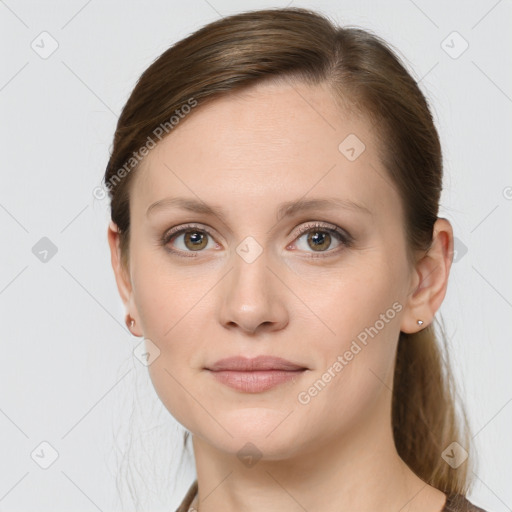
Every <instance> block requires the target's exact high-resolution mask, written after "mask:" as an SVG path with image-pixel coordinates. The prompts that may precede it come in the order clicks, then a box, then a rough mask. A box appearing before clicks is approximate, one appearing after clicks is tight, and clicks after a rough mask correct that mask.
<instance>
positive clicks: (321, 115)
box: [130, 83, 399, 215]
mask: <svg viewBox="0 0 512 512" xmlns="http://www.w3.org/2000/svg"><path fill="white" fill-rule="evenodd" d="M376 144H377V142H376V137H375V135H374V134H373V133H372V130H371V125H370V124H369V122H368V121H367V119H366V118H365V117H363V116H361V115H358V114H357V113H356V112H355V111H354V110H349V109H347V108H343V107H342V106H341V104H340V103H339V102H336V101H335V99H334V97H333V95H332V93H331V91H330V90H329V89H328V88H327V86H325V85H318V86H309V85H305V84H296V83H295V84H287V83H281V84H275V83H265V84H259V85H257V86H255V87H251V88H250V89H248V90H245V91H242V92H241V93H234V94H229V95H227V96H224V97H222V98H217V99H215V100H214V101H212V102H209V103H208V104H206V105H201V106H199V107H196V109H194V110H192V112H191V114H189V118H188V119H186V120H185V122H183V123H182V124H181V125H179V124H178V126H177V127H175V128H174V129H173V132H171V134H170V135H169V136H167V137H166V138H165V139H163V140H162V141H161V142H159V143H158V144H157V146H156V147H155V148H154V149H152V150H151V151H150V152H149V154H148V155H147V156H146V157H145V159H144V161H143V162H142V165H141V166H140V168H139V169H137V171H136V173H135V174H136V176H134V179H135V182H136V186H134V187H133V188H132V190H133V191H134V194H132V197H131V199H130V203H131V207H132V206H133V214H134V215H144V214H145V213H146V210H147V208H148V206H149V205H150V204H151V203H153V202H155V201H157V200H160V199H163V198H165V197H168V196H187V197H191V198H192V197H194V198H196V199H200V200H203V201H205V202H206V203H208V204H217V205H220V204H225V203H226V202H229V207H230V208H231V209H238V212H239V213H242V212H243V211H245V212H247V213H249V212H250V211H251V210H252V209H254V208H260V209H261V207H262V206H269V207H272V205H274V204H275V205H277V204H281V203H282V202H286V201H290V200H295V199H299V198H301V197H304V196H305V195H306V198H314V197H317V196H322V197H324V196H326V195H328V196H329V197H333V196H338V197H340V198H343V199H347V200H349V201H350V200H351V201H356V202H359V203H363V204H365V205H367V206H368V207H369V208H370V209H372V210H373V211H376V212H379V210H382V209H388V210H389V209H390V208H391V209H393V206H395V209H396V206H397V199H398V196H397V193H396V191H395V188H394V187H393V186H392V184H391V182H390V179H389V178H388V177H387V173H386V171H385V169H384V168H383V167H382V164H381V162H380V161H379V158H378V148H377V146H376ZM396 213H398V214H399V211H398V210H397V212H396Z"/></svg>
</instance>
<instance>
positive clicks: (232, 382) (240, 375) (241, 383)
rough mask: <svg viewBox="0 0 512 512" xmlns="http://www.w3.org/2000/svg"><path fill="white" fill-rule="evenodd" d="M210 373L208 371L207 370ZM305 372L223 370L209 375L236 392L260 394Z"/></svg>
mask: <svg viewBox="0 0 512 512" xmlns="http://www.w3.org/2000/svg"><path fill="white" fill-rule="evenodd" d="M209 371H210V370H209ZM305 371H306V370H305V369H304V370H295V371H285V370H258V371H253V372H249V371H248V372H240V371H231V370H223V371H218V372H213V371H210V373H211V374H212V375H213V376H214V377H215V378H216V379H217V380H218V381H219V382H222V383H223V384H225V385H226V386H229V387H231V388H233V389H236V390H238V391H243V392H245V393H260V392H262V391H266V390H267V389H271V388H273V387H275V386H278V385H279V384H283V383H285V382H289V381H291V380H293V379H296V378H297V377H298V376H300V375H301V374H302V373H304V372H305Z"/></svg>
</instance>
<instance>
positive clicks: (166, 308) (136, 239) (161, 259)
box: [129, 84, 412, 460]
mask: <svg viewBox="0 0 512 512" xmlns="http://www.w3.org/2000/svg"><path fill="white" fill-rule="evenodd" d="M377 155H378V153H377V146H376V139H375V137H374V136H373V134H372V132H371V131H370V125H369V124H368V122H367V121H366V120H365V119H363V118H361V117H359V116H355V114H349V113H347V112H344V111H343V110H342V109H340V107H339V106H338V105H337V104H336V103H335V102H334V100H333V98H332V96H331V95H330V92H329V91H328V89H327V88H326V87H325V86H317V87H311V86H306V85H297V84H295V85H294V86H293V87H292V86H289V85H284V84H281V85H275V84H274V85H270V84H263V85H261V84H260V85H258V86H257V87H255V88H253V89H252V90H250V91H249V92H246V93H242V94H236V95H230V96H229V97H226V98H225V99H220V100H216V101H214V102H212V103H211V104H209V105H206V106H204V107H197V109H196V111H193V112H192V113H191V114H190V118H188V119H186V121H185V122H184V123H183V124H181V125H178V126H177V127H175V128H174V131H173V133H172V134H171V135H170V136H169V137H167V138H166V139H164V140H162V141H161V142H160V143H159V144H158V145H157V146H156V147H155V148H154V149H152V150H151V151H150V153H149V155H148V156H147V157H146V159H145V161H144V162H143V165H142V167H141V168H139V169H138V170H137V171H135V172H136V174H137V175H136V176H134V179H135V181H134V183H132V185H133V188H132V189H131V190H132V195H131V198H130V201H131V202H130V215H131V240H130V279H131V286H132V290H131V298H130V308H131V309H130V310H129V312H130V314H131V315H132V317H134V318H135V320H136V325H137V326H139V328H140V330H141V332H142V333H143V335H144V337H145V338H146V339H148V340H151V343H149V342H148V345H147V346H148V349H149V351H150V352H151V351H155V350H156V349H155V348H154V347H157V348H158V350H159V351H160V353H159V355H158V357H156V359H155V360H154V361H153V362H152V363H151V364H150V366H149V372H150V375H151V379H152V381H153V384H154V386H155V389H156V392H157V393H158V395H159V397H160V399H161V400H162V402H163V403H164V405H165V406H166V407H167V409H168V410H169V411H170V413H171V414H172V415H173V416H174V417H175V418H176V419H177V420H178V421H179V422H180V423H181V424H183V425H184V426H185V427H186V428H187V429H188V430H190V431H191V432H192V433H193V434H194V435H196V436H198V437H199V438H201V439H202V440H203V441H205V442H207V443H208V444H209V445H211V446H213V447H215V448H217V449H219V450H221V451H224V452H228V453H233V454H235V453H237V452H238V451H239V450H240V449H241V448H242V447H243V446H244V445H245V444H246V442H252V443H253V444H254V445H255V446H256V447H257V448H258V450H259V451H260V452H261V453H262V454H263V456H264V457H266V458H267V459H269V460H271V459H275V460H277V459H280V458H285V457H291V456H292V455H294V454H298V453H301V452H306V451H314V450H316V449H318V447H319V446H320V445H321V444H326V443H331V442H333V441H334V440H336V439H340V436H342V437H343V438H344V439H347V436H355V435H356V433H357V432H360V431H361V428H362V427H363V426H364V428H369V426H370V425H371V428H373V429H375V428H380V429H388V428H389V426H388V421H387V418H388V417H387V414H388V412H389V404H390V400H391V392H390V389H391V387H392V377H393V369H394V356H395V349H396V345H397V341H398V336H399V331H400V327H401V321H402V317H403V315H404V312H405V310H406V302H407V297H408V295H409V293H410V291H411V282H412V281H411V270H410V267H409V265H408V263H407V257H406V241H405V235H404V233H405V231H404V218H403V212H402V208H401V201H400V198H399V195H398V193H397V192H396V190H395V189H394V188H393V186H392V185H391V181H390V179H389V178H388V176H387V174H386V171H385V169H384V168H383V166H382V165H381V163H380V161H379V159H378V156H377ZM170 198H174V199H175V198H182V199H184V200H185V199H186V200H187V201H188V203H187V204H189V205H192V204H197V205H198V206H199V207H201V208H202V210H203V211H201V209H200V208H197V211H192V210H191V209H186V208H184V207H182V206H180V204H178V203H177V202H175V203H174V204H170V203H167V204H166V203H165V201H167V200H169V199H170ZM326 199H329V200H331V201H333V200H334V201H336V203H333V204H331V205H329V206H325V205H324V206H323V207H322V205H320V204H317V205H316V206H315V205H314V204H312V203H311V204H310V207H309V208H303V209H301V208H294V209H293V210H290V211H289V212H288V214H287V215H285V214H284V210H281V208H284V205H288V204H289V203H290V204H291V203H294V202H296V201H299V200H301V201H302V206H307V205H308V204H309V202H310V201H314V200H317V201H324V200H326ZM158 201H163V202H162V203H160V205H159V206H155V207H153V208H150V206H151V205H153V204H154V203H155V202H158ZM206 206H208V207H209V208H211V209H215V211H216V213H219V212H220V214H219V215H216V214H214V213H208V212H207V208H206ZM299 206H300V204H299ZM190 224H192V226H189V225H190ZM316 224H318V226H316ZM182 228H183V229H184V228H187V229H188V230H189V231H188V233H187V232H185V233H183V232H182V233H176V231H178V230H180V229H182ZM171 229H172V230H173V232H174V234H171V235H170V236H168V237H167V238H166V234H168V233H169V231H170V230H171ZM336 230H339V233H340V234H339V235H338V234H337V231H336ZM260 355H267V356H275V357H280V358H284V359H286V360H288V361H290V362H292V363H294V364H296V365H298V367H300V368H303V370H300V371H295V372H293V373H290V372H287V373H283V372H281V373H278V372H275V371H274V372H270V373H267V374H266V375H264V374H263V373H260V378H259V379H258V377H257V375H256V374H255V373H251V374H248V373H245V374H240V373H233V372H231V373H229V372H228V373H222V374H220V373H217V374H216V373H215V372H213V371H211V370H209V369H207V368H212V367H213V365H214V363H216V362H217V361H218V360H220V359H224V358H228V357H233V356H242V357H246V358H254V357H257V356H260ZM221 375H224V376H227V378H228V380H229V379H231V380H230V382H234V385H235V387H232V386H229V385H227V384H226V383H225V381H223V380H222V379H221V378H219V377H220V376H221ZM244 375H245V378H244ZM229 376H231V377H229ZM276 376H277V377H276ZM279 376H280V377H283V376H284V377H285V378H284V379H283V380H282V381H281V382H280V383H278V384H276V385H273V386H270V387H265V385H264V384H265V383H268V380H266V379H273V378H275V379H277V378H278V377H279ZM286 377H288V378H286ZM236 383H238V387H236V386H237V384H236ZM251 383H252V384H251ZM251 386H252V387H251ZM258 386H259V387H258ZM240 387H241V388H242V389H240Z"/></svg>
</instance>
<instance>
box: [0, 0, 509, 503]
mask: <svg viewBox="0 0 512 512" xmlns="http://www.w3.org/2000/svg"><path fill="white" fill-rule="evenodd" d="M287 5H291V6H296V7H309V8H314V9H318V10H319V11H321V12H323V13H325V14H328V15H329V16H331V17H333V18H334V19H335V20H337V21H338V23H340V24H350V25H358V26H361V27H363V28H366V29H369V30H371V31H373V32H375V33H376V34H378V35H380V36H382V37H383V38H384V39H385V40H386V41H388V42H389V43H390V44H391V45H392V46H393V47H394V48H395V49H397V51H398V52H399V55H400V56H401V57H402V58H403V59H404V61H405V63H406V65H407V66H408V68H409V69H410V71H411V73H412V74H413V76H414V77H415V78H416V80H418V81H419V83H420V87H421V88H422V90H423V92H424V93H425V94H426V96H427V98H428V100H429V103H430V105H431V108H432V111H433V114H434V117H435V122H436V125H437V127H438V130H439V133H440V136H441V140H442V145H443V152H444V164H445V174H446V177H445V183H444V186H445V188H444V192H443V196H442V209H441V215H442V216H445V217H447V218H448V219H449V220H450V221H451V222H452V225H453V227H454V230H455V236H456V239H457V240H456V244H457V245H456V248H457V254H456V261H455V263H454V265H453V267H452V275H451V280H450V285H449V289H448V294H447V297H446V299H445V302H444V303H443V306H442V308H441V315H442V318H443V319H444V322H445V327H446V331H447V333H448V338H449V342H450V353H451V356H452V361H453V365H454V371H455V375H456V378H457V382H458V385H459V388H460V390H461V393H462V395H463V398H464V399H465V401H466V404H467V409H468V411H469V416H470V421H471V426H472V433H473V441H474V445H475V449H474V450H473V451H471V452H470V456H471V457H473V458H477V459H478V462H479V465H478V467H477V469H476V470H475V479H476V485H475V487H474V488H473V490H472V491H471V493H470V495H469V498H470V499H471V500H472V501H474V502H475V503H476V504H478V505H480V506H482V507H484V508H486V509H488V510H490V511H495V512H505V511H507V510H511V507H512V488H511V486H510V477H511V467H512V462H511V459H512V441H511V438H510V428H511V426H512V404H511V401H512V390H511V385H510V383H511V378H510V373H511V372H510V364H511V361H512V357H511V356H512V348H511V341H512V340H511V334H510V333H511V327H512V325H511V319H512V315H511V313H512V286H511V284H512V266H511V265H510V261H512V243H511V233H512V231H511V224H512V222H511V220H512V175H511V172H510V169H511V163H512V162H511V161H512V154H511V152H510V147H511V141H512V124H511V120H512V99H511V98H512V66H511V56H510V48H512V30H511V29H510V28H511V21H512V6H511V2H510V1H507V0H502V1H496V0H482V1H479V2H476V1H472V2H467V1H462V0H459V1H452V2H446V1H441V0H436V1H432V0H430V1H426V0H415V1H412V0H393V1H387V2H377V1H373V2H371V1H362V0H350V1H349V0H331V1H327V0H325V1H310V2H299V1H293V2H284V1H283V2H279V1H275V2H266V1H265V2H264V1H258V0H252V1H246V2H240V1H239V2H235V1H234V0H209V1H206V0H189V1H188V2H178V1H163V0H154V1H152V2H137V1H134V0H130V1H127V0H123V1H121V0H115V1H103V2H101V1H99V0H89V1H86V0H72V1H70V0H68V1H64V0H60V1H51V2H50V1H47V2H39V1H37V2H36V1H32V2H29V1H18V0H6V1H0V37H1V48H2V50H1V51H2V61H1V66H0V108H1V111H0V112H1V122H0V130H1V134H0V141H1V153H0V155H1V162H0V169H1V187H0V233H1V247H2V250H1V253H0V254H1V256H0V257H1V260H0V262H1V264H0V320H1V322H0V329H1V336H2V344H1V357H0V461H1V462H0V511H7V510H9V511H11V512H15V511H26V510H38V511H40V512H46V511H52V512H59V511H64V510H74V511H95V510H103V511H107V510H116V511H117V510H134V509H135V508H134V505H133V504H132V503H131V502H130V489H131V486H132V487H133V489H132V490H134V492H136V494H137V496H139V499H140V502H141V507H143V509H144V510H146V511H148V512H149V511H159V510H166V511H169V510H174V509H175V507H176V506H177V505H178V503H179V502H180V501H181V500H182V498H183V495H184V492H185V491H186V489H188V486H189V485H190V483H191V482H192V480H193V478H194V476H195V473H194V466H193V463H192V458H191V457H192V454H191V453H190V452H189V453H188V454H186V455H185V457H184V459H183V465H182V466H180V467H179V466H178V462H179V459H180V456H181V455H182V448H181V446H182V433H183V428H182V427H181V426H180V425H179V424H177V423H176V422H175V421H174V420H173V418H172V417H171V416H170V415H169V414H168V413H167V411H166V410H165V409H163V407H162V406H161V404H160V402H159V401H158V399H157V398H156V395H155V393H154V390H153V388H152V386H151V383H150V382H149V379H148V377H147V368H145V367H144V366H143V365H141V364H140V363H139V362H138V360H137V359H135V358H134V356H133V353H132V351H133V350H134V348H135V347H136V346H137V344H138V343H140V341H141V340H140V339H138V338H134V337H133V336H131V335H130V333H129V332H128V330H127V329H126V327H125V325H124V315H125V311H124V308H123V305H122V302H121V299H120V298H119V296H118V292H117V288H116V285H115V281H114V276H113V272H112V269H111V265H110V254H109V251H108V245H107V239H106V232H107V223H108V220H109V204H108V200H107V199H106V198H103V199H101V198H97V197H95V196H94V195H93V190H94V189H95V188H96V187H97V186H98V185H99V183H100V182H101V179H102V175H103V172H104V169H105V166H106V163H107V160H108V155H109V150H110V147H111V143H112V137H113V133H114V129H115V125H116V121H117V118H118V115H119V113H120V111H121V109H122V107H123V105H124V103H125V101H126V100H127V98H128V95H129V94H130V92H131V90H132V88H133V87H134V85H135V82H136V80H137V78H138V77H139V76H140V74H141V73H142V72H143V71H144V70H145V69H146V68H147V66H149V65H150V64H151V62H153V61H154V60H155V59H156V58H157V57H158V56H159V55H160V54H161V53H162V52H163V51H164V50H165V49H167V48H168V47H169V46H170V45H171V44H172V43H174V42H175V41H177V40H179V39H181V38H183V37H184V36H186V35H188V34H190V33H191V32H193V31H194V30H196V29H197V28H199V27H201V26H203V25H205V24H206V23H208V22H210V21H213V20H216V19H218V18H219V17H220V16H226V15H228V14H232V13H235V12H240V11H244V10H254V9H259V8H264V7H285V6H287ZM130 420H132V421H133V425H132V427H130ZM130 429H131V430H132V434H130ZM507 432H509V434H507ZM128 455H129V457H128V458H127V456H128ZM45 466H46V467H45ZM123 468H124V469H123ZM128 469H131V471H132V473H133V478H132V479H130V478H129V476H119V475H120V474H121V473H120V472H121V470H122V472H123V475H125V474H126V475H129V473H126V470H128ZM130 482H132V483H131V484H130ZM118 491H119V495H118ZM123 506H124V508H123Z"/></svg>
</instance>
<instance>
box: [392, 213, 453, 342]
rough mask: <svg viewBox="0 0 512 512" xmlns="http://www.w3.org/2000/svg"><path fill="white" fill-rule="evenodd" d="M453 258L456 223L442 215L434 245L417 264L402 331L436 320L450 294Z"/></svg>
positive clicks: (433, 234) (435, 229)
mask: <svg viewBox="0 0 512 512" xmlns="http://www.w3.org/2000/svg"><path fill="white" fill-rule="evenodd" d="M452 260H453V230H452V226H451V224H450V222H449V221H448V220H447V219H442V218H438V219H437V221H436V222H435V224H434V229H433V233H432V245H431V247H430V249H429V250H428V251H427V253H426V254H425V255H423V256H422V257H421V258H420V259H419V260H418V262H417V263H416V265H415V269H414V273H413V278H412V285H411V288H410V292H409V295H408V297H407V300H406V306H405V312H404V314H403V316H402V322H401V325H400V330H401V331H403V332H405V333H414V332H417V331H420V330H421V329H424V328H425V327H427V325H429V324H430V323H431V322H432V321H433V319H434V315H435V313H436V311H437V310H438V309H439V307H440V306H441V304H442V302H443V299H444V297H445V295H446V289H447V287H448V277H449V275H450V268H451V265H452ZM418 320H422V321H423V325H421V326H419V325H418Z"/></svg>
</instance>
